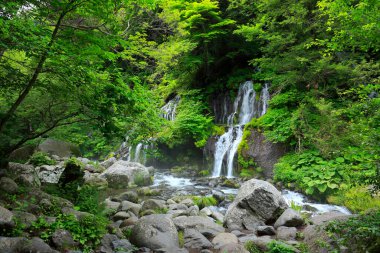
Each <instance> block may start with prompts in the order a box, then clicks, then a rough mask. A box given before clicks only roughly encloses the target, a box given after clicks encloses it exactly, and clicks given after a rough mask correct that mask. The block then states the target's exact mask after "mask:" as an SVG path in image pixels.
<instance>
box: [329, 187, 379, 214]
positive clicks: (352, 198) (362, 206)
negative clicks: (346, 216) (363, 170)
mask: <svg viewBox="0 0 380 253" xmlns="http://www.w3.org/2000/svg"><path fill="white" fill-rule="evenodd" d="M327 200H328V201H329V202H330V203H333V204H335V205H342V206H346V207H347V208H348V209H350V210H351V211H353V212H355V213H362V212H364V211H366V210H369V209H380V198H379V197H378V196H376V195H374V196H372V195H371V194H370V192H369V191H368V190H367V189H366V188H365V187H352V188H351V189H343V190H342V191H340V192H338V193H337V194H335V195H332V196H329V197H328V199H327Z"/></svg>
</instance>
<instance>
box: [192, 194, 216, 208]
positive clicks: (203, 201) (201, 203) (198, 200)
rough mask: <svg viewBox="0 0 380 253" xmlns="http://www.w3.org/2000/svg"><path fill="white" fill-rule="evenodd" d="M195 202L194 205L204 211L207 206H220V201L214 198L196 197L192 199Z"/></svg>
mask: <svg viewBox="0 0 380 253" xmlns="http://www.w3.org/2000/svg"><path fill="white" fill-rule="evenodd" d="M192 199H193V200H194V203H195V204H196V205H197V206H198V207H199V209H202V208H204V207H206V206H216V205H218V201H217V200H216V199H215V198H214V197H213V196H204V197H199V196H194V197H192Z"/></svg>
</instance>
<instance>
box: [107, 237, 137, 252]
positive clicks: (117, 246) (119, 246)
mask: <svg viewBox="0 0 380 253" xmlns="http://www.w3.org/2000/svg"><path fill="white" fill-rule="evenodd" d="M112 248H113V250H114V251H115V252H131V250H132V249H133V248H134V247H133V245H132V244H131V243H130V242H129V241H128V240H127V239H121V240H119V239H118V240H115V241H112Z"/></svg>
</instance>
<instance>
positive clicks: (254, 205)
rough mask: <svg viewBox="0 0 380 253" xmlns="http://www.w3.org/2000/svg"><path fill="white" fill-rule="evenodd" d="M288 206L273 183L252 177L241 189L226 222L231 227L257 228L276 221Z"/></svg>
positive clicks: (226, 217)
mask: <svg viewBox="0 0 380 253" xmlns="http://www.w3.org/2000/svg"><path fill="white" fill-rule="evenodd" d="M287 207H288V205H287V204H286V202H285V199H284V198H283V197H282V195H281V193H280V192H279V191H278V190H277V189H276V188H275V187H274V186H273V185H272V184H270V183H268V182H266V181H262V180H257V179H251V180H249V181H247V182H245V183H244V184H243V185H242V186H241V188H240V189H239V192H238V195H237V196H236V198H235V200H234V201H233V202H232V204H231V205H230V206H229V207H228V210H227V212H226V215H225V219H224V222H225V225H226V226H227V227H228V228H230V229H249V230H256V229H257V227H258V226H263V225H265V224H267V223H271V222H275V221H276V220H277V218H278V217H279V216H280V215H281V214H282V213H283V211H284V210H285V209H286V208H287Z"/></svg>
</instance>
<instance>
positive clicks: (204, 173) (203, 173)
mask: <svg viewBox="0 0 380 253" xmlns="http://www.w3.org/2000/svg"><path fill="white" fill-rule="evenodd" d="M198 174H199V175H200V176H202V177H207V176H209V175H210V171H209V170H201V171H200V172H199V173H198Z"/></svg>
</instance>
